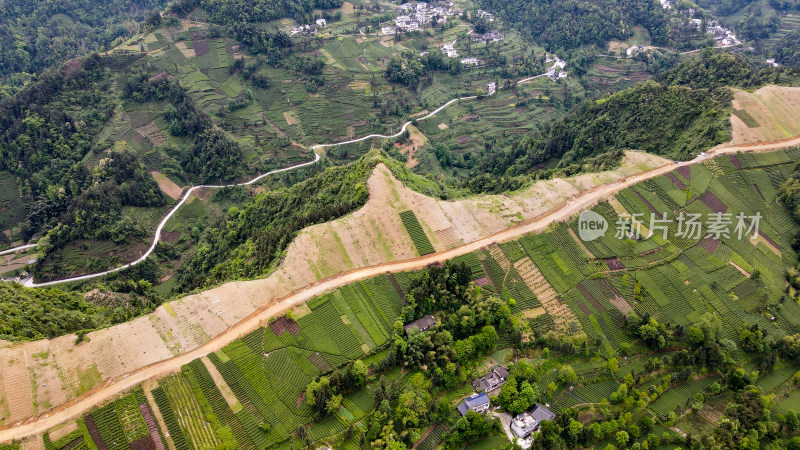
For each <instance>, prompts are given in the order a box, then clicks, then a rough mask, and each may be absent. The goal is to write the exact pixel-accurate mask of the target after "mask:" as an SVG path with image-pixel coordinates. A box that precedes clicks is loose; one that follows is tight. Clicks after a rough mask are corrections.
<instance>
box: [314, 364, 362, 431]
mask: <svg viewBox="0 0 800 450" xmlns="http://www.w3.org/2000/svg"><path fill="white" fill-rule="evenodd" d="M366 381H367V366H366V364H364V362H363V361H361V360H360V359H359V360H356V361H353V362H351V363H349V364H347V365H346V366H344V367H342V368H338V369H336V370H334V371H333V372H331V374H330V375H329V376H323V377H320V378H319V379H317V380H315V381H312V382H311V383H309V384H308V386H307V387H306V398H307V399H308V403H309V404H310V405H311V409H312V410H313V411H314V415H315V417H316V418H317V419H321V418H323V417H325V416H327V415H328V414H331V413H333V412H336V411H338V410H339V407H340V406H341V404H342V394H347V393H349V392H353V391H356V390H358V389H360V388H362V387H363V386H364V383H365V382H366Z"/></svg>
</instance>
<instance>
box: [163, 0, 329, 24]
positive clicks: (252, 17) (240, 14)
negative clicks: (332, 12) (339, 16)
mask: <svg viewBox="0 0 800 450" xmlns="http://www.w3.org/2000/svg"><path fill="white" fill-rule="evenodd" d="M341 6H342V1H341V0H179V1H177V2H175V3H174V4H173V5H172V6H171V10H172V11H173V12H174V13H176V14H178V15H186V14H188V13H189V12H191V11H192V10H193V9H195V8H197V7H202V8H203V10H204V11H205V12H206V16H207V17H208V18H209V20H211V21H212V22H216V23H221V24H242V23H247V22H267V21H270V20H276V19H283V18H286V17H291V18H293V19H297V20H299V21H302V22H310V21H311V20H312V19H313V18H314V10H315V9H333V8H339V7H341Z"/></svg>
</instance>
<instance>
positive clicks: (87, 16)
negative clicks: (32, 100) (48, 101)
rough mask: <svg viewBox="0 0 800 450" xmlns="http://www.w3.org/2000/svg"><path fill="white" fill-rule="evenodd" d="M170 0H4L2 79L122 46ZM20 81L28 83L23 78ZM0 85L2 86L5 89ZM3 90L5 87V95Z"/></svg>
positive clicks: (1, 15) (0, 5)
mask: <svg viewBox="0 0 800 450" xmlns="http://www.w3.org/2000/svg"><path fill="white" fill-rule="evenodd" d="M166 3H167V1H166V0H64V1H7V2H0V80H3V79H4V78H6V77H9V76H11V75H14V74H17V73H20V72H27V73H31V74H32V73H37V72H41V71H42V70H44V69H46V68H48V67H50V66H52V65H54V64H57V63H59V62H63V61H65V60H67V59H70V58H74V57H76V56H83V55H85V54H87V53H88V52H90V51H92V50H99V49H105V48H108V47H110V46H113V45H115V44H118V43H119V42H120V41H121V39H120V38H122V39H127V38H128V37H130V36H132V35H133V33H135V32H136V31H138V29H139V24H140V23H141V22H143V21H144V20H145V18H146V17H147V14H148V13H150V12H151V11H152V10H153V9H157V8H158V9H160V8H161V7H163V6H164V5H165V4H166ZM18 81H22V79H19V80H18ZM2 84H3V83H2V81H0V86H2ZM2 94H3V91H2V88H0V97H1V96H2Z"/></svg>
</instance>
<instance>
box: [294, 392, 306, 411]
mask: <svg viewBox="0 0 800 450" xmlns="http://www.w3.org/2000/svg"><path fill="white" fill-rule="evenodd" d="M305 398H306V391H303V392H301V393H300V395H298V396H297V401H296V402H294V407H295V408H297V409H300V405H302V404H303V399H305Z"/></svg>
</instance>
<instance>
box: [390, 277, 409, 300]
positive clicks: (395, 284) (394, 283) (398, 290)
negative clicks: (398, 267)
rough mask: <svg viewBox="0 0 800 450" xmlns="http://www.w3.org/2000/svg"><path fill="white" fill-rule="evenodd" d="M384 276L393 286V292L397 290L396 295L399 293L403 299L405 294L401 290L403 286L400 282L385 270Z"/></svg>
mask: <svg viewBox="0 0 800 450" xmlns="http://www.w3.org/2000/svg"><path fill="white" fill-rule="evenodd" d="M386 276H387V277H388V278H389V282H390V283H392V287H394V290H395V292H397V295H399V296H400V298H402V299H405V298H406V294H405V293H404V292H403V288H401V287H400V283H398V282H397V280H396V279H395V278H394V275H392V273H391V272H387V274H386Z"/></svg>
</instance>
